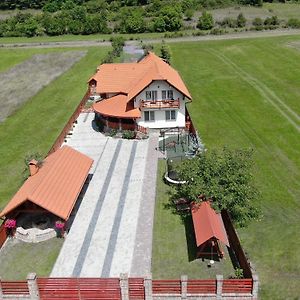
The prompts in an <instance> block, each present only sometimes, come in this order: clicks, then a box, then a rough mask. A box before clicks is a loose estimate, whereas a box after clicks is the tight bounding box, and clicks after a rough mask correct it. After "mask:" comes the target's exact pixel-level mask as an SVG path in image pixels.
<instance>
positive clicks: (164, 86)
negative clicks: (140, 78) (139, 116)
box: [134, 80, 184, 107]
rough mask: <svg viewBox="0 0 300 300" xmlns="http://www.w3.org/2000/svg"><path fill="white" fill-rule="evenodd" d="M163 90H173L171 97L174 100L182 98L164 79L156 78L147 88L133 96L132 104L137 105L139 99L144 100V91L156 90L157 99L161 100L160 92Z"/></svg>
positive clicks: (138, 104)
mask: <svg viewBox="0 0 300 300" xmlns="http://www.w3.org/2000/svg"><path fill="white" fill-rule="evenodd" d="M163 90H165V91H167V90H173V98H174V100H177V99H179V100H183V98H184V96H183V95H182V94H181V93H180V92H179V91H177V90H176V89H175V88H173V87H172V86H171V85H169V84H168V83H167V82H166V81H163V80H156V81H153V82H152V83H151V84H150V85H149V86H148V87H147V88H145V89H144V90H143V91H142V92H141V93H140V94H138V95H137V96H136V97H135V101H134V106H135V107H139V106H140V101H141V100H146V91H157V100H162V98H161V92H162V91H163Z"/></svg>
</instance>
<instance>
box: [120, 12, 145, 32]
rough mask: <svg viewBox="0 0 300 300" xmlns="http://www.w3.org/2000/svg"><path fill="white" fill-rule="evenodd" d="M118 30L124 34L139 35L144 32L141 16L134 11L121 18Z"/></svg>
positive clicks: (143, 22)
mask: <svg viewBox="0 0 300 300" xmlns="http://www.w3.org/2000/svg"><path fill="white" fill-rule="evenodd" d="M120 28H121V30H122V31H123V32H125V33H141V32H145V29H146V23H145V21H144V18H143V16H142V14H141V13H140V12H138V11H135V12H132V13H131V14H130V15H129V16H125V17H124V18H123V20H122V22H121V24H120Z"/></svg>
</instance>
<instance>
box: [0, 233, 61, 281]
mask: <svg viewBox="0 0 300 300" xmlns="http://www.w3.org/2000/svg"><path fill="white" fill-rule="evenodd" d="M62 244H63V239H58V238H53V239H50V240H48V241H45V242H41V243H24V242H20V241H17V240H9V241H8V243H7V244H6V246H5V247H4V248H3V249H2V250H1V251H2V252H1V255H0V265H1V268H0V277H1V278H2V279H3V280H24V279H25V278H26V276H27V274H28V273H36V274H37V275H38V276H39V277H42V276H44V277H47V276H49V275H50V273H51V270H52V268H53V265H54V263H55V261H56V258H57V256H58V254H59V251H60V248H61V246H62Z"/></svg>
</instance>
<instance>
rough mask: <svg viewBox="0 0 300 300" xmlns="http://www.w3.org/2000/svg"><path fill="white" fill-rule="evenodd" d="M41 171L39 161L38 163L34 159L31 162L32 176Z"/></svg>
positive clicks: (30, 170)
mask: <svg viewBox="0 0 300 300" xmlns="http://www.w3.org/2000/svg"><path fill="white" fill-rule="evenodd" d="M38 170H39V166H38V161H36V160H35V159H32V160H31V161H30V162H29V172H30V176H33V175H35V174H36V173H37V172H38Z"/></svg>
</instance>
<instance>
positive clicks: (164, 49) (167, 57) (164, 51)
mask: <svg viewBox="0 0 300 300" xmlns="http://www.w3.org/2000/svg"><path fill="white" fill-rule="evenodd" d="M160 53H161V54H160V57H161V58H162V59H163V60H164V61H165V62H167V63H168V64H170V62H171V51H170V48H169V47H168V45H166V43H165V41H163V42H162V45H161V48H160Z"/></svg>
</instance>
